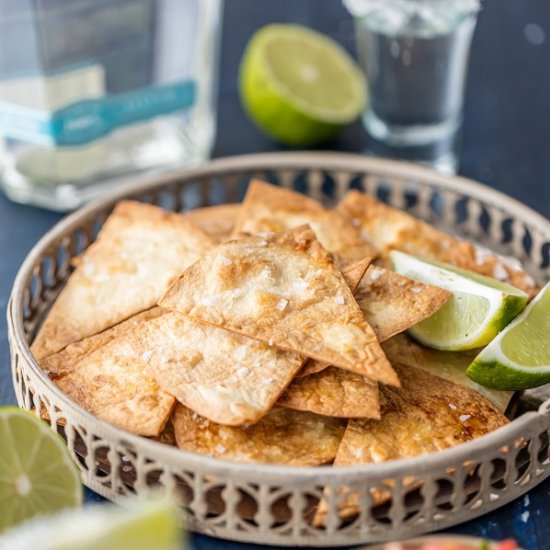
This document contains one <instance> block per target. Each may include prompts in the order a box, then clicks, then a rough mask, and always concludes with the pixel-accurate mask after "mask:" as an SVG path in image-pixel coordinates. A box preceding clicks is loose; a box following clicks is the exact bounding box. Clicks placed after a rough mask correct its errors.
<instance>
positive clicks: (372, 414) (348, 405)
mask: <svg viewBox="0 0 550 550" xmlns="http://www.w3.org/2000/svg"><path fill="white" fill-rule="evenodd" d="M378 394H379V391H378V384H377V383H376V382H374V381H373V380H369V379H368V378H365V377H364V376H361V375H360V374H355V373H354V372H349V371H345V370H343V369H338V368H336V367H328V368H327V369H325V370H323V371H322V372H319V373H317V374H313V375H311V376H306V377H304V378H298V379H295V380H294V381H293V382H292V384H290V386H289V387H288V388H287V389H286V391H285V392H284V393H283V395H281V397H279V401H278V404H279V405H282V406H283V407H288V408H290V409H297V410H300V411H310V412H314V413H317V414H323V415H325V416H335V417H339V418H380V404H379V399H378Z"/></svg>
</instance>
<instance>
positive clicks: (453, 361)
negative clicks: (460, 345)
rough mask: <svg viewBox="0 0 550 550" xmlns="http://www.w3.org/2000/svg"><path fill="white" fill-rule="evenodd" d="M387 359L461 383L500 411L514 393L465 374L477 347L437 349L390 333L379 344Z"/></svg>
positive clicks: (476, 352) (405, 336)
mask: <svg viewBox="0 0 550 550" xmlns="http://www.w3.org/2000/svg"><path fill="white" fill-rule="evenodd" d="M382 348H383V349H384V351H385V352H386V355H387V356H388V359H389V360H390V361H391V362H392V364H393V363H399V364H401V365H404V366H407V367H414V368H418V369H422V370H424V371H426V372H428V373H430V374H433V375H435V376H439V377H441V378H444V379H445V380H448V381H449V382H454V383H455V384H459V385H461V386H467V387H468V388H470V389H471V390H474V391H476V392H477V393H480V394H481V395H482V396H483V397H485V399H488V400H489V401H491V403H493V405H495V406H496V407H497V408H498V409H499V410H500V411H502V412H504V411H505V410H506V409H507V407H508V404H509V403H510V400H511V399H512V396H513V395H514V392H511V391H501V390H495V389H492V388H487V387H485V386H482V385H481V384H478V383H476V382H474V381H473V380H472V379H470V378H468V377H467V376H466V368H467V367H468V365H469V364H470V363H471V362H472V361H473V360H474V358H475V357H476V355H477V354H478V353H479V350H469V351H439V350H436V349H431V348H425V347H424V346H422V345H420V344H418V343H416V342H415V341H414V340H413V339H412V338H410V337H409V336H407V335H406V334H399V335H397V336H394V337H393V338H391V339H390V340H388V341H387V342H384V343H383V344H382Z"/></svg>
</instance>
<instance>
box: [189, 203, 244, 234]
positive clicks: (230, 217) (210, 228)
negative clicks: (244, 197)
mask: <svg viewBox="0 0 550 550" xmlns="http://www.w3.org/2000/svg"><path fill="white" fill-rule="evenodd" d="M240 210H241V205H240V204H220V205H217V206H206V207H204V208H197V209H195V210H190V211H189V212H186V213H185V217H186V219H188V220H189V221H190V222H192V223H193V224H195V225H196V226H197V227H198V228H199V229H202V231H204V232H205V233H206V234H207V235H208V236H209V237H210V238H211V239H213V240H215V241H216V242H217V243H222V242H224V241H227V239H229V238H230V237H231V234H232V232H233V228H234V227H235V222H236V221H237V217H238V215H239V212H240Z"/></svg>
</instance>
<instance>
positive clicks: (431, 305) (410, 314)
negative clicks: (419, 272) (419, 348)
mask: <svg viewBox="0 0 550 550" xmlns="http://www.w3.org/2000/svg"><path fill="white" fill-rule="evenodd" d="M353 296H354V298H355V300H356V301H357V304H358V305H359V307H360V308H361V311H362V312H363V314H364V315H365V319H366V320H367V322H368V323H369V325H370V326H371V327H372V329H373V330H374V332H375V333H376V336H377V337H378V341H379V342H383V341H385V340H387V339H388V338H391V337H392V336H394V335H395V334H399V333H400V332H403V331H405V330H407V329H409V328H411V327H412V326H414V325H416V324H418V323H420V322H421V321H423V320H424V319H427V318H428V317H430V316H431V315H433V314H434V313H435V312H436V311H438V310H439V309H441V308H442V307H443V306H444V305H445V304H446V303H447V302H448V301H449V300H450V299H451V298H452V294H451V293H450V292H448V291H446V290H444V289H442V288H439V287H437V286H433V285H427V284H423V283H419V282H418V281H414V280H412V279H409V278H408V277H403V276H402V275H399V274H398V273H395V272H393V271H390V270H388V269H385V268H383V267H379V266H376V265H371V266H369V268H368V269H367V272H366V273H365V276H364V277H363V278H362V279H361V281H360V282H359V284H358V285H357V288H356V289H355V291H354V293H353Z"/></svg>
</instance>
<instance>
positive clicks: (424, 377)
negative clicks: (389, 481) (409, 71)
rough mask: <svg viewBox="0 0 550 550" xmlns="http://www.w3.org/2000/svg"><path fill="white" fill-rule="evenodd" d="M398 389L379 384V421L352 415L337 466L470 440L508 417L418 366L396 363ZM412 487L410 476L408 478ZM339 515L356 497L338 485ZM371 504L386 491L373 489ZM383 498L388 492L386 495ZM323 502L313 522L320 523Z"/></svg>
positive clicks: (353, 507) (354, 509) (354, 507)
mask: <svg viewBox="0 0 550 550" xmlns="http://www.w3.org/2000/svg"><path fill="white" fill-rule="evenodd" d="M394 366H395V369H396V371H397V373H398V374H399V378H400V380H401V388H390V387H388V386H383V387H381V388H380V391H381V409H382V418H381V420H363V419H352V420H350V421H349V423H348V427H347V428H346V433H345V434H344V437H343V439H342V442H341V443H340V447H339V448H338V453H337V455H336V458H335V459H334V465H335V466H344V465H349V464H370V463H379V462H386V461H388V460H398V459H403V458H411V457H414V456H419V455H424V454H428V453H432V452H436V451H440V450H443V449H447V448H449V447H453V446H455V445H458V444H459V443H463V442H466V441H470V440H472V439H475V438H476V437H479V436H481V435H484V434H487V433H489V432H492V431H493V430H496V429H497V428H500V427H501V426H504V425H505V424H507V423H508V419H507V418H506V417H505V416H504V415H503V414H502V413H501V412H500V411H499V410H498V409H497V408H496V407H495V406H494V405H493V404H492V403H490V402H489V401H487V400H486V399H485V398H484V397H482V396H481V395H479V394H478V393H477V392H475V391H472V390H470V389H469V388H466V387H464V386H459V385H457V384H453V383H452V382H449V381H447V380H444V379H443V378H439V377H438V376H433V375H431V374H428V373H427V372H424V371H423V370H420V369H415V368H412V367H406V366H402V365H399V364H394ZM409 481H410V483H408V484H409V485H411V484H412V483H413V482H414V480H409ZM341 493H342V495H346V494H347V496H344V498H343V499H342V501H341V507H340V509H339V513H340V516H341V517H343V518H348V517H350V516H353V515H355V514H357V513H358V512H359V506H358V502H359V499H358V495H357V494H355V493H350V491H349V489H346V488H345V487H343V488H342V489H341ZM373 496H374V498H375V502H376V501H377V500H380V499H381V498H384V497H385V495H384V494H382V493H380V492H379V491H376V492H375V493H374V495H373ZM386 496H387V495H386ZM326 510H327V507H326V503H325V502H323V501H322V502H321V503H320V505H319V509H318V511H317V514H316V517H315V524H322V523H323V520H324V516H325V515H326Z"/></svg>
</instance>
